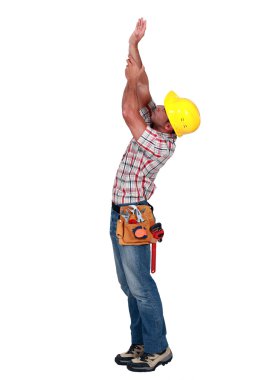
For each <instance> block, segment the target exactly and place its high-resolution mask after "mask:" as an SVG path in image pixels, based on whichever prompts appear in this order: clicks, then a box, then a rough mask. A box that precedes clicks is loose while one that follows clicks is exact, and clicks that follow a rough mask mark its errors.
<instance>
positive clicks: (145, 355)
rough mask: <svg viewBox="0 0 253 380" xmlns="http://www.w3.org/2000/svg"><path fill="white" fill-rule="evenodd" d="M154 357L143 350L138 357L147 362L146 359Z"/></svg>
mask: <svg viewBox="0 0 253 380" xmlns="http://www.w3.org/2000/svg"><path fill="white" fill-rule="evenodd" d="M152 357H154V355H153V354H150V353H149V352H143V354H142V355H141V356H140V359H141V361H142V362H147V361H148V359H150V358H152Z"/></svg>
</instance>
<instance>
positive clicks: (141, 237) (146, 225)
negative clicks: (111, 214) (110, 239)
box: [116, 204, 157, 245]
mask: <svg viewBox="0 0 253 380" xmlns="http://www.w3.org/2000/svg"><path fill="white" fill-rule="evenodd" d="M154 224H155V217H154V215H153V212H152V209H151V207H150V206H149V205H146V204H144V205H137V206H136V205H129V206H121V207H120V218H119V220H118V222H117V230H116V234H117V237H118V239H119V244H121V245H144V244H150V243H156V242H157V240H156V239H155V238H154V237H153V235H152V233H151V232H150V227H152V226H153V225H154Z"/></svg>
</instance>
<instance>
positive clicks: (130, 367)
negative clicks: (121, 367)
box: [127, 355, 173, 372]
mask: <svg viewBox="0 0 253 380" xmlns="http://www.w3.org/2000/svg"><path fill="white" fill-rule="evenodd" d="M172 358H173V355H171V356H170V357H169V359H166V360H163V361H162V362H159V363H157V364H156V365H155V366H154V367H153V368H143V367H142V368H141V367H140V368H138V367H133V366H130V365H129V366H127V369H128V370H129V371H132V372H152V371H155V369H156V368H157V367H158V366H159V365H165V364H168V363H169V362H171V360H172Z"/></svg>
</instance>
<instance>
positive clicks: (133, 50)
mask: <svg viewBox="0 0 253 380" xmlns="http://www.w3.org/2000/svg"><path fill="white" fill-rule="evenodd" d="M129 55H131V56H132V57H133V59H134V60H135V62H136V64H137V66H138V67H139V68H141V67H142V60H141V56H140V53H139V49H138V44H136V43H131V42H129ZM139 83H140V84H144V85H148V83H149V82H148V76H147V74H146V72H145V71H143V73H142V75H141V76H140V78H139Z"/></svg>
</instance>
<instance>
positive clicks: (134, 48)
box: [129, 42, 142, 68]
mask: <svg viewBox="0 0 253 380" xmlns="http://www.w3.org/2000/svg"><path fill="white" fill-rule="evenodd" d="M129 55H131V56H132V57H133V59H134V60H135V62H136V64H137V66H138V67H139V68H141V67H142V60H141V56H140V53H139V49H138V44H136V43H135V44H134V43H131V42H129Z"/></svg>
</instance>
